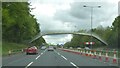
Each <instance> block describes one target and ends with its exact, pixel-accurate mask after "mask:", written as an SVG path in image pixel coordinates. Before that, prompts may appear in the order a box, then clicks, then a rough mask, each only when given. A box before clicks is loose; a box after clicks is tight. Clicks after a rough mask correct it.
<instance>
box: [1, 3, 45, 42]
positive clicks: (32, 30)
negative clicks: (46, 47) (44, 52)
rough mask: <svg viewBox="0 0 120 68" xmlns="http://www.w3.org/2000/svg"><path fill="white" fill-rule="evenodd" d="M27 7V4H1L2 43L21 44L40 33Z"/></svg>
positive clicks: (35, 20)
mask: <svg viewBox="0 0 120 68" xmlns="http://www.w3.org/2000/svg"><path fill="white" fill-rule="evenodd" d="M29 6H30V4H29V3H28V2H3V3H2V39H3V40H4V41H9V42H15V43H21V42H24V41H26V40H30V39H32V38H33V37H34V36H35V35H37V34H38V33H39V32H40V29H39V24H38V23H37V19H36V18H34V15H31V14H30V12H31V8H30V7H29ZM41 39H43V38H41ZM40 43H41V42H40Z"/></svg>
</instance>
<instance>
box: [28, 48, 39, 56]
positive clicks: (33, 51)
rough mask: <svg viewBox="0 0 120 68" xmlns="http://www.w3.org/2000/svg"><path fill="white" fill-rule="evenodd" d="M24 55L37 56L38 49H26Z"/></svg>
mask: <svg viewBox="0 0 120 68" xmlns="http://www.w3.org/2000/svg"><path fill="white" fill-rule="evenodd" d="M26 54H27V55H28V54H38V49H37V47H36V46H32V47H28V48H27V49H26Z"/></svg>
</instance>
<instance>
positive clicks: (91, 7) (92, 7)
mask: <svg viewBox="0 0 120 68" xmlns="http://www.w3.org/2000/svg"><path fill="white" fill-rule="evenodd" d="M83 7H86V8H90V9H91V17H90V19H91V42H90V44H91V49H92V23H93V9H94V8H101V6H86V5H84V6H83Z"/></svg>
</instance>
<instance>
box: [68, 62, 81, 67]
mask: <svg viewBox="0 0 120 68" xmlns="http://www.w3.org/2000/svg"><path fill="white" fill-rule="evenodd" d="M70 64H72V65H73V66H75V67H76V68H79V67H78V66H77V65H75V64H74V63H73V62H70Z"/></svg>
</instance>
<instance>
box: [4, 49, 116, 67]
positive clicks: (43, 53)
mask: <svg viewBox="0 0 120 68" xmlns="http://www.w3.org/2000/svg"><path fill="white" fill-rule="evenodd" d="M2 66H3V68H10V67H11V66H12V67H11V68H13V67H19V66H22V68H35V67H37V68H42V67H47V66H52V68H61V67H62V68H65V67H67V68H68V67H69V68H80V67H81V66H83V67H84V66H85V67H89V66H99V67H100V66H101V67H102V68H103V66H104V67H105V68H106V66H108V68H110V67H111V68H117V67H116V66H117V64H109V63H104V62H102V61H99V60H97V59H92V58H91V57H86V56H81V55H78V54H74V53H70V52H65V51H62V50H60V49H56V50H54V51H47V49H46V50H39V53H38V54H37V55H26V54H25V53H21V54H16V55H11V56H7V57H3V58H2ZM114 66H115V67H114ZM47 68H48V67H47ZM92 68H93V67H92Z"/></svg>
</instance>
